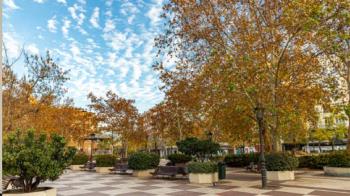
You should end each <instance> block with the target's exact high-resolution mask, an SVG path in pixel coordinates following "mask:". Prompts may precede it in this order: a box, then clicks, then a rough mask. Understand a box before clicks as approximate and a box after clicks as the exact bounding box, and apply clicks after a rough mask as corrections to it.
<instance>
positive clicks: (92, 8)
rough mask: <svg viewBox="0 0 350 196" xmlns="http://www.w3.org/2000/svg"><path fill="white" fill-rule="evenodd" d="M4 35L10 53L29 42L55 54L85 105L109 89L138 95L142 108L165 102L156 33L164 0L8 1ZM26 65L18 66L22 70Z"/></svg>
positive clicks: (34, 50)
mask: <svg viewBox="0 0 350 196" xmlns="http://www.w3.org/2000/svg"><path fill="white" fill-rule="evenodd" d="M3 2H4V8H3V12H4V14H3V36H4V39H3V40H4V43H5V44H6V47H7V49H8V53H9V56H10V57H15V56H16V55H18V49H19V48H20V47H21V46H23V47H25V48H26V49H27V50H28V51H29V52H31V53H34V54H36V53H40V54H45V51H46V50H50V51H51V52H52V53H53V56H54V59H57V60H58V62H59V64H60V65H61V66H62V67H63V68H64V69H69V70H70V73H69V77H70V81H68V82H67V84H66V87H67V88H68V93H67V96H69V97H71V98H73V99H74V102H75V105H77V106H79V107H85V106H86V105H87V103H88V101H87V98H86V96H87V94H88V93H89V92H93V93H94V94H96V95H99V96H102V95H103V94H105V92H106V91H107V90H113V91H114V92H116V93H117V94H118V95H120V96H122V97H126V98H129V99H135V101H136V106H137V107H138V109H139V110H140V111H141V112H142V111H145V110H147V109H148V108H150V107H152V106H153V105H155V104H156V103H158V102H160V101H161V99H162V98H163V95H162V93H161V92H160V91H159V89H158V86H159V81H158V78H157V75H156V74H155V72H154V71H153V70H152V63H153V61H154V58H155V52H156V51H155V49H154V47H153V46H154V37H155V36H156V35H157V34H158V33H159V32H160V31H161V29H162V28H161V27H162V25H163V24H162V21H161V20H160V13H161V9H162V0H129V1H128V0H74V1H73V0H4V1H3ZM21 66H22V65H17V66H16V67H15V70H16V72H18V74H21V71H22V70H23V67H21Z"/></svg>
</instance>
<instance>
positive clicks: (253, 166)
mask: <svg viewBox="0 0 350 196" xmlns="http://www.w3.org/2000/svg"><path fill="white" fill-rule="evenodd" d="M246 170H247V171H252V172H259V171H260V165H259V164H255V163H254V162H250V164H249V165H248V166H246Z"/></svg>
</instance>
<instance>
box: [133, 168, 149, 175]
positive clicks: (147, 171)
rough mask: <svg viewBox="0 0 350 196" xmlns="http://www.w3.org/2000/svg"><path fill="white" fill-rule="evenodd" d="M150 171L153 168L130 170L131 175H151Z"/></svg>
mask: <svg viewBox="0 0 350 196" xmlns="http://www.w3.org/2000/svg"><path fill="white" fill-rule="evenodd" d="M152 172H154V169H146V170H134V171H133V172H132V176H135V177H151V176H152V174H151V173H152Z"/></svg>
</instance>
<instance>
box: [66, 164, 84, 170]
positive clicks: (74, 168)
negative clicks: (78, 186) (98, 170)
mask: <svg viewBox="0 0 350 196" xmlns="http://www.w3.org/2000/svg"><path fill="white" fill-rule="evenodd" d="M83 166H84V165H70V166H69V169H71V170H72V171H81V170H82V169H81V168H80V167H83Z"/></svg>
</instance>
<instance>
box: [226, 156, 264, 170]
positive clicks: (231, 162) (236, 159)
mask: <svg viewBox="0 0 350 196" xmlns="http://www.w3.org/2000/svg"><path fill="white" fill-rule="evenodd" d="M224 162H225V163H226V165H227V166H228V167H245V166H247V165H249V164H250V163H251V162H254V163H258V162H259V154H258V153H250V154H239V155H227V156H226V157H225V159H224Z"/></svg>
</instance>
